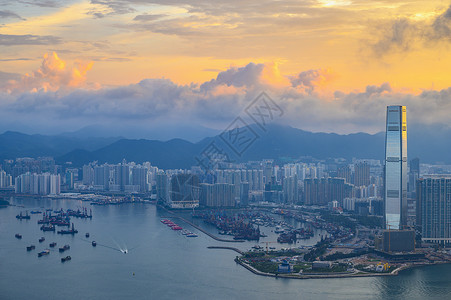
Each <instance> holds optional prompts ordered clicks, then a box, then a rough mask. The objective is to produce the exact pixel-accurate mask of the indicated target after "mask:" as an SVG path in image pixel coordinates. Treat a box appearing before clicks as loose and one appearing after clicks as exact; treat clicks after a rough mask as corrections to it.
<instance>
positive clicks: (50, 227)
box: [41, 225, 55, 231]
mask: <svg viewBox="0 0 451 300" xmlns="http://www.w3.org/2000/svg"><path fill="white" fill-rule="evenodd" d="M41 230H42V231H55V226H53V225H49V226H45V225H42V226H41Z"/></svg>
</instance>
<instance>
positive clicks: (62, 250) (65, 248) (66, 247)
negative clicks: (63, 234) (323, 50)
mask: <svg viewBox="0 0 451 300" xmlns="http://www.w3.org/2000/svg"><path fill="white" fill-rule="evenodd" d="M69 249H70V246H69V245H64V246H63V247H60V248H59V251H60V252H64V251H66V250H69Z"/></svg>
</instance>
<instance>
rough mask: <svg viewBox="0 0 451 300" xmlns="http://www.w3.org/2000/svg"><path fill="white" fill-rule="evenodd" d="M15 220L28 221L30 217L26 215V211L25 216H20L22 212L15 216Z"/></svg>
mask: <svg viewBox="0 0 451 300" xmlns="http://www.w3.org/2000/svg"><path fill="white" fill-rule="evenodd" d="M16 219H19V220H30V219H31V217H30V215H28V211H27V212H26V215H25V216H24V215H22V212H20V213H19V214H18V215H17V216H16Z"/></svg>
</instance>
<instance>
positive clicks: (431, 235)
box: [417, 175, 451, 245]
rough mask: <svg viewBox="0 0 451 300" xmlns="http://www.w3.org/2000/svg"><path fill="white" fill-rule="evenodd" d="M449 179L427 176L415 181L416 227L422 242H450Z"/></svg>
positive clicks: (450, 200) (450, 186) (450, 183)
mask: <svg viewBox="0 0 451 300" xmlns="http://www.w3.org/2000/svg"><path fill="white" fill-rule="evenodd" d="M450 191H451V177H450V176H449V175H427V177H425V178H422V179H419V180H418V181H417V225H418V226H419V227H421V235H422V240H423V241H427V242H433V243H443V244H447V245H449V243H450V242H451V193H450Z"/></svg>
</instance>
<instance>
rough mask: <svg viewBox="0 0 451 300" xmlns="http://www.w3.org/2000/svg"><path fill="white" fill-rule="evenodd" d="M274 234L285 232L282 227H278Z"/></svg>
mask: <svg viewBox="0 0 451 300" xmlns="http://www.w3.org/2000/svg"><path fill="white" fill-rule="evenodd" d="M274 232H275V233H284V232H285V230H284V229H282V227H280V226H276V230H274Z"/></svg>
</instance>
